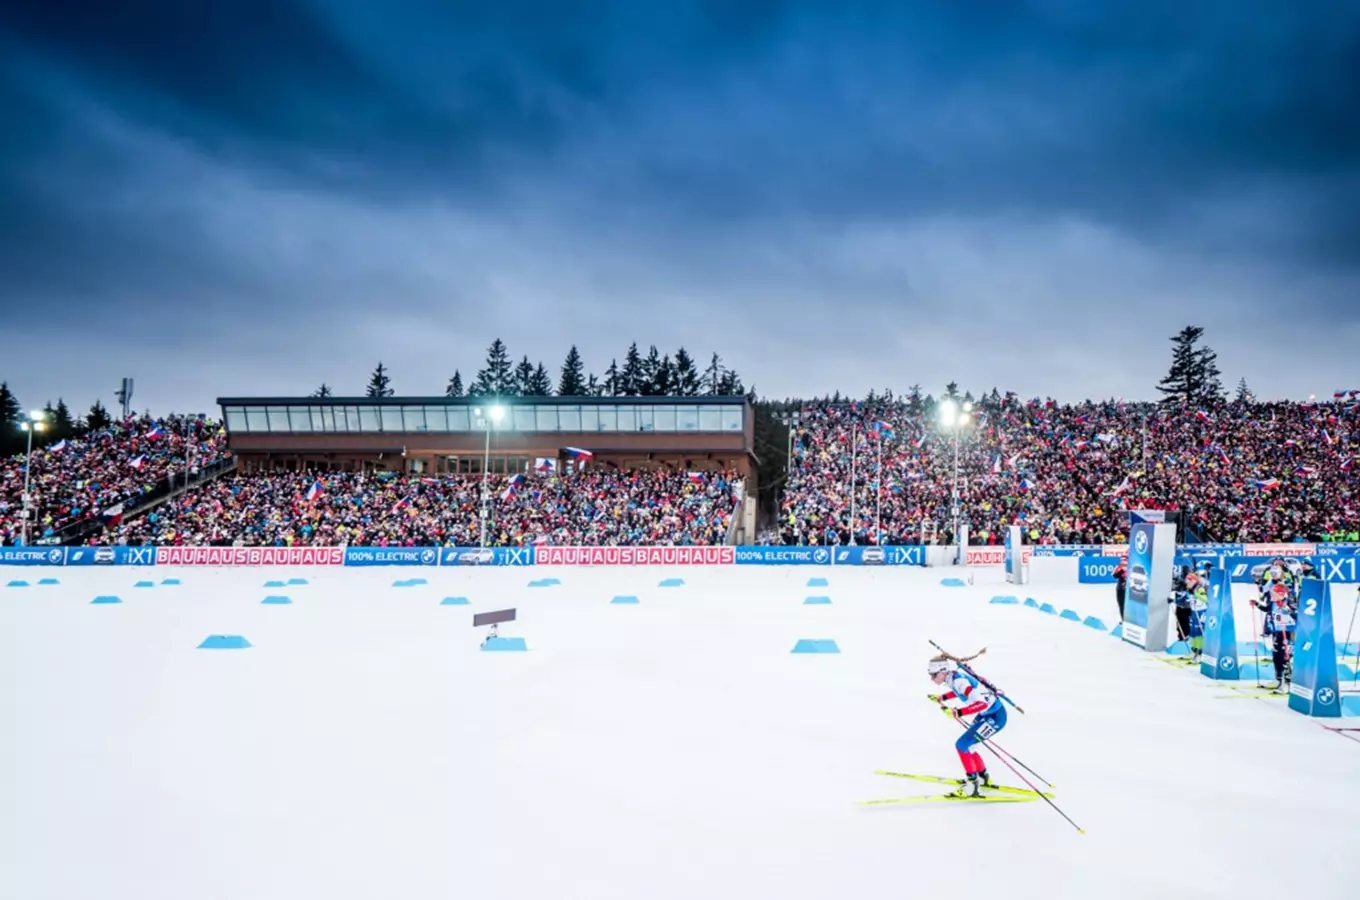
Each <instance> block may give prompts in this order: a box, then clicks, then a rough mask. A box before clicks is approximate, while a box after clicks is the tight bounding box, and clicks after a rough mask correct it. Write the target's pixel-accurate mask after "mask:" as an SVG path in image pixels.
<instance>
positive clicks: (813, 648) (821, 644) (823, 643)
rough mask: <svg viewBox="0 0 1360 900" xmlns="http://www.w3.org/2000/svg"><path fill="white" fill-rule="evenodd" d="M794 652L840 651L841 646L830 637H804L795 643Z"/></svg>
mask: <svg viewBox="0 0 1360 900" xmlns="http://www.w3.org/2000/svg"><path fill="white" fill-rule="evenodd" d="M793 652H794V653H840V652H841V648H840V647H838V646H836V642H835V641H833V640H829V639H824V638H822V639H811V638H803V639H802V640H800V641H799V642H798V643H796V644H794V645H793Z"/></svg>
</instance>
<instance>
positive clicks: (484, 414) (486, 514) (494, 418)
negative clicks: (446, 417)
mask: <svg viewBox="0 0 1360 900" xmlns="http://www.w3.org/2000/svg"><path fill="white" fill-rule="evenodd" d="M472 411H473V412H474V413H476V414H477V417H478V418H479V419H481V420H482V424H483V426H485V428H486V449H485V450H483V451H482V537H481V541H480V542H479V544H478V546H480V547H485V546H486V526H487V524H488V519H489V518H490V516H491V494H490V485H489V484H488V481H487V479H489V478H490V477H491V429H492V428H493V427H495V425H497V424H498V423H499V422H500V420H501V419H503V418H505V407H504V406H501V405H500V404H499V403H496V404H493V405H491V406H488V407H487V408H486V409H482V407H480V406H478V407H474V408H473V410H472Z"/></svg>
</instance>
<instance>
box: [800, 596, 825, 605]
mask: <svg viewBox="0 0 1360 900" xmlns="http://www.w3.org/2000/svg"><path fill="white" fill-rule="evenodd" d="M803 605H804V606H830V605H831V598H830V597H808V598H807V599H806V600H804V601H803Z"/></svg>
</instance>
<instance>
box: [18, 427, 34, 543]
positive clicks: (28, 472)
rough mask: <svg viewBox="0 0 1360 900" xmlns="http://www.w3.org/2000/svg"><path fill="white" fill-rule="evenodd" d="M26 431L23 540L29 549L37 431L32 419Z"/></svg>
mask: <svg viewBox="0 0 1360 900" xmlns="http://www.w3.org/2000/svg"><path fill="white" fill-rule="evenodd" d="M25 430H27V431H28V452H27V453H25V454H24V524H23V527H22V532H21V533H22V534H23V537H22V538H21V540H23V542H24V546H25V547H27V546H28V517H29V508H30V507H29V498H28V486H29V484H30V483H31V479H32V475H33V432H34V430H35V426H34V423H33V421H32V420H31V419H30V420H29V421H28V422H27V423H26V425H25Z"/></svg>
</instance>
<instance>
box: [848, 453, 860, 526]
mask: <svg viewBox="0 0 1360 900" xmlns="http://www.w3.org/2000/svg"><path fill="white" fill-rule="evenodd" d="M858 454H859V433H858V432H857V431H855V430H854V429H851V431H850V546H852V547H853V546H854V545H855V464H856V461H857V459H858Z"/></svg>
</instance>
